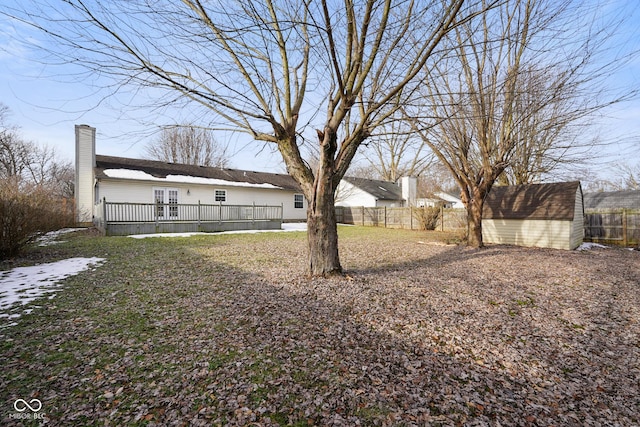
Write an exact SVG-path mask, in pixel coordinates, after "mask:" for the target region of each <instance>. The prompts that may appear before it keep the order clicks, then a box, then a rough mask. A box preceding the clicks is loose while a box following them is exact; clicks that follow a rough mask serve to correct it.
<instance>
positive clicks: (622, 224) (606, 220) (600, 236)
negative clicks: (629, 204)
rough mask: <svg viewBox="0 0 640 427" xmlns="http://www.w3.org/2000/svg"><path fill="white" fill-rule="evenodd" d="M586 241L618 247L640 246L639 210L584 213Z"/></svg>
mask: <svg viewBox="0 0 640 427" xmlns="http://www.w3.org/2000/svg"><path fill="white" fill-rule="evenodd" d="M584 239H585V240H586V241H591V242H598V243H605V244H612V245H620V246H637V245H640V210H632V209H616V210H599V211H588V212H586V213H585V221H584Z"/></svg>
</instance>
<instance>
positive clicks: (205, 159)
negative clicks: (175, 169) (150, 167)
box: [145, 125, 229, 168]
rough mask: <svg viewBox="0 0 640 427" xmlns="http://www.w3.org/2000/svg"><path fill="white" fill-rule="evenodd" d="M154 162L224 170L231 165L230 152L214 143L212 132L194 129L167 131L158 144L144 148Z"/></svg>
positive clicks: (192, 127) (169, 128)
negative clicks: (159, 161)
mask: <svg viewBox="0 0 640 427" xmlns="http://www.w3.org/2000/svg"><path fill="white" fill-rule="evenodd" d="M145 153H146V155H147V156H148V157H149V158H150V159H153V160H161V161H164V162H173V163H183V164H188V165H198V166H214V167H219V168H224V167H227V166H228V165H229V156H228V154H227V148H226V147H224V146H223V145H222V144H220V143H218V141H216V140H215V138H214V136H213V134H212V132H211V131H209V130H207V129H200V128H197V127H195V126H188V125H187V126H171V127H167V128H164V129H163V130H162V132H161V133H160V137H159V138H158V139H157V141H152V142H150V143H148V144H147V145H146V146H145Z"/></svg>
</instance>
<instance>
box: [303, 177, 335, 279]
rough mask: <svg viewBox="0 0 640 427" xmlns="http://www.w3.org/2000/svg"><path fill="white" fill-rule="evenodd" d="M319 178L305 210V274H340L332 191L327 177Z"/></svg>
mask: <svg viewBox="0 0 640 427" xmlns="http://www.w3.org/2000/svg"><path fill="white" fill-rule="evenodd" d="M326 181H328V182H322V181H319V182H318V185H317V186H316V192H315V194H314V196H313V199H312V200H309V209H308V210H307V238H308V243H309V274H310V275H311V276H325V277H326V276H332V275H336V274H341V273H342V267H341V266H340V257H339V256H338V226H337V223H336V211H335V207H334V192H333V186H332V185H331V182H330V180H326Z"/></svg>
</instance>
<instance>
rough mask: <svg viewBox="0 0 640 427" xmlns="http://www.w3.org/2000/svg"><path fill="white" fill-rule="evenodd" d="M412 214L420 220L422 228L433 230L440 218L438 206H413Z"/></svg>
mask: <svg viewBox="0 0 640 427" xmlns="http://www.w3.org/2000/svg"><path fill="white" fill-rule="evenodd" d="M413 211H414V215H415V216H416V218H417V219H418V221H419V222H420V227H421V229H423V230H435V229H436V227H437V226H438V219H440V206H425V207H423V208H415V209H414V210H413Z"/></svg>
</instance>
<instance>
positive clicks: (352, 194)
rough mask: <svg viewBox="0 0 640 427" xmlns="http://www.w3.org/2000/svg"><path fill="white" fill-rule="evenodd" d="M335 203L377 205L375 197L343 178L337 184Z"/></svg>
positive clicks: (338, 204) (340, 204)
mask: <svg viewBox="0 0 640 427" xmlns="http://www.w3.org/2000/svg"><path fill="white" fill-rule="evenodd" d="M335 204H336V206H365V207H375V206H378V205H376V198H375V197H373V196H372V195H371V194H369V193H367V192H364V191H362V190H361V189H359V188H358V187H355V186H354V185H352V184H350V183H348V182H346V181H344V180H342V181H340V184H338V190H337V191H336V203H335Z"/></svg>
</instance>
